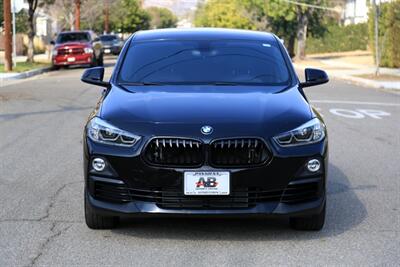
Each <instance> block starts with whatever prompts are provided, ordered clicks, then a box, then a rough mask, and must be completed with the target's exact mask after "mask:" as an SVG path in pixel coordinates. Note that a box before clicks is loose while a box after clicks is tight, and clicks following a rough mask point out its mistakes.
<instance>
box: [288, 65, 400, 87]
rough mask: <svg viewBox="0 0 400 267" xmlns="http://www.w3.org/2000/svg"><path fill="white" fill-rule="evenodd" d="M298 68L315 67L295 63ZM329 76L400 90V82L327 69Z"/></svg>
mask: <svg viewBox="0 0 400 267" xmlns="http://www.w3.org/2000/svg"><path fill="white" fill-rule="evenodd" d="M294 65H295V68H296V69H300V70H304V69H305V68H313V67H312V66H307V67H306V66H303V65H297V64H294ZM327 73H328V76H329V77H333V78H336V79H339V80H342V81H346V82H349V83H351V84H355V85H359V86H364V87H372V88H375V89H389V90H396V91H397V90H400V83H399V82H391V81H374V80H370V79H364V78H360V77H354V76H351V75H343V74H337V73H334V72H330V73H329V71H327Z"/></svg>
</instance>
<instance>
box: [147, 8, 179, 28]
mask: <svg viewBox="0 0 400 267" xmlns="http://www.w3.org/2000/svg"><path fill="white" fill-rule="evenodd" d="M146 10H147V12H148V13H149V14H150V17H151V20H150V27H151V28H152V29H163V28H175V27H176V24H177V22H178V18H177V17H176V16H175V15H174V14H173V13H172V12H171V11H170V10H169V9H167V8H162V7H149V8H147V9H146Z"/></svg>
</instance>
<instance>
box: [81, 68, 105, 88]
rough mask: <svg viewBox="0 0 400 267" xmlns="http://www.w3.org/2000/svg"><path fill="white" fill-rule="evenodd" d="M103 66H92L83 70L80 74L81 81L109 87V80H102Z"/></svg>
mask: <svg viewBox="0 0 400 267" xmlns="http://www.w3.org/2000/svg"><path fill="white" fill-rule="evenodd" d="M103 78H104V68H103V67H94V68H90V69H87V70H85V72H84V73H83V74H82V77H81V81H82V82H84V83H89V84H94V85H98V86H102V87H107V88H108V87H109V86H110V83H109V82H104V81H103Z"/></svg>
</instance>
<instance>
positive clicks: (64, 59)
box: [52, 31, 103, 68]
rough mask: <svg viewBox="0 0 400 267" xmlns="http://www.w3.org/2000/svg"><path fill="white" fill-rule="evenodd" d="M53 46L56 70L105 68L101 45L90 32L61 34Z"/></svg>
mask: <svg viewBox="0 0 400 267" xmlns="http://www.w3.org/2000/svg"><path fill="white" fill-rule="evenodd" d="M52 44H53V45H54V49H53V54H52V64H53V67H54V68H58V67H61V66H71V65H90V66H92V67H93V66H103V50H102V46H101V43H100V42H99V41H98V40H96V36H95V35H94V33H92V32H90V31H71V32H61V33H60V34H58V36H57V38H56V40H55V41H52Z"/></svg>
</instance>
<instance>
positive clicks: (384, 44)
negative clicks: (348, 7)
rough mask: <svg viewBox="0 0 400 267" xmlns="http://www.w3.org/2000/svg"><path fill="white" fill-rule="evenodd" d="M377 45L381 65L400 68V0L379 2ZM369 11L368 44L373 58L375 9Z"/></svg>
mask: <svg viewBox="0 0 400 267" xmlns="http://www.w3.org/2000/svg"><path fill="white" fill-rule="evenodd" d="M379 9H380V12H379V46H380V51H381V60H380V64H379V65H380V66H381V67H389V68H400V0H395V1H393V2H388V3H381V4H380V6H379ZM370 11H371V12H369V23H368V26H369V27H368V28H369V36H370V38H369V39H370V46H371V49H372V51H373V53H374V59H375V30H374V29H375V28H374V16H375V10H373V9H372V8H371V10H370Z"/></svg>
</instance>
